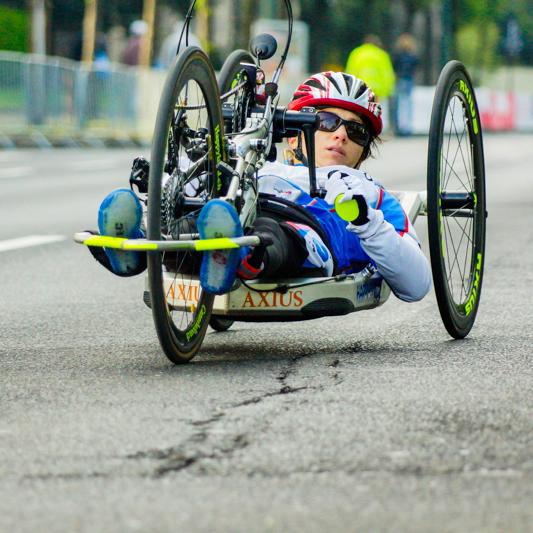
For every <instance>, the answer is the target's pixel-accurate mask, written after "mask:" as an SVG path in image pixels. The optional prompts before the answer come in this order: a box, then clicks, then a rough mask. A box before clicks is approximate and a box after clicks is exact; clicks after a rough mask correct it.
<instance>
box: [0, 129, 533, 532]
mask: <svg viewBox="0 0 533 533" xmlns="http://www.w3.org/2000/svg"><path fill="white" fill-rule="evenodd" d="M532 148H533V137H532V136H517V135H499V136H487V138H486V140H485V150H486V160H487V190H488V209H489V219H488V242H487V254H486V257H487V262H486V271H485V280H484V286H483V291H482V297H481V304H480V310H479V314H478V320H477V323H476V325H475V327H474V329H473V330H472V332H471V334H470V336H469V337H468V338H467V339H465V340H463V341H453V340H451V339H450V338H449V337H448V335H447V333H446V331H445V330H444V327H443V326H442V324H441V321H440V317H439V314H438V310H437V307H436V302H435V297H434V294H433V293H431V294H430V295H429V296H428V297H427V298H425V299H424V300H423V301H422V302H419V303H415V304H406V303H402V302H400V301H398V300H396V299H394V297H392V298H391V299H390V300H389V301H388V302H387V303H386V304H385V305H384V306H383V307H381V308H378V309H375V310H372V311H364V312H360V313H354V314H352V315H348V316H346V317H339V318H328V319H319V320H314V321H310V322H302V323H289V324H246V323H237V324H235V325H234V326H233V327H232V328H231V329H230V330H229V331H228V332H226V333H215V332H212V331H210V332H209V333H208V335H207V337H206V341H205V344H204V347H203V350H202V352H201V354H200V355H199V356H198V357H197V358H195V359H194V360H193V362H192V363H190V364H189V365H186V366H180V367H175V366H173V365H172V364H171V363H169V362H168V361H167V360H166V358H165V357H164V355H163V354H162V352H161V350H160V348H159V345H158V342H157V339H156V335H155V332H154V328H153V324H152V319H151V314H150V311H149V310H148V309H147V308H146V307H145V306H144V304H143V303H142V287H143V280H142V278H141V277H139V278H134V279H127V280H124V279H118V278H115V277H113V276H112V275H111V274H109V273H108V272H106V271H104V270H103V269H102V268H101V267H99V265H98V264H97V263H96V262H95V261H94V260H93V259H92V258H91V257H90V256H89V253H88V252H87V250H85V249H83V248H82V247H81V246H79V245H75V244H74V243H73V242H72V240H71V235H72V234H73V233H74V232H75V231H78V230H83V229H87V228H94V227H95V224H96V213H97V208H98V204H99V201H100V200H101V199H102V198H103V196H104V195H105V194H106V193H107V192H108V191H109V190H111V189H113V188H114V187H117V186H127V177H128V170H129V165H130V162H131V159H132V157H133V155H136V154H134V153H133V152H131V151H119V150H108V151H103V150H102V151H99V150H84V151H78V150H72V149H68V150H55V151H12V152H6V151H4V152H0V192H1V194H0V217H1V220H2V224H1V227H2V234H1V238H0V280H1V281H0V287H1V302H2V304H1V309H0V318H1V320H0V339H1V346H0V530H1V531H6V532H7V531H9V532H12V531H16V532H35V531H47V532H56V531H57V532H59V531H61V532H63V531H69V532H70V531H82V532H93V531H110V532H124V531H246V532H248V531H251V532H253V531H261V532H262V531H305V532H314V531H316V532H322V531H358V532H360V531H372V532H376V531H394V532H397V531H406V532H416V531H420V532H422V531H424V532H425V531H446V532H448V531H450V532H451V531H453V532H455V531H457V532H459V531H461V532H462V531H468V532H476V531H483V532H492V531H494V532H496V531H498V532H500V531H505V532H511V531H512V532H522V531H524V532H525V531H533V526H532V524H533V505H531V502H532V501H533V483H532V471H533V416H532V414H533V376H532V366H531V361H532V356H531V345H532V341H533V333H532V326H531V325H532V319H533V303H532V296H533V291H532V289H531V287H532V282H533V268H532V265H533V229H532V223H531V221H532V218H531V213H532V206H533V179H532V174H531V168H532V167H533V150H532ZM425 158H426V140H425V139H422V138H417V139H407V140H392V141H388V142H386V143H385V144H384V145H383V147H382V149H381V159H380V160H376V161H373V162H371V164H370V166H369V168H370V169H371V171H372V172H373V174H374V175H375V176H376V177H379V178H380V179H381V180H382V181H383V182H384V183H385V184H386V185H388V186H389V187H390V188H395V189H415V190H420V189H425ZM424 224H425V220H423V219H419V221H418V222H417V229H418V230H419V234H420V235H421V237H422V238H423V239H424V240H425V229H424ZM20 239H23V240H20Z"/></svg>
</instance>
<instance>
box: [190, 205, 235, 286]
mask: <svg viewBox="0 0 533 533" xmlns="http://www.w3.org/2000/svg"><path fill="white" fill-rule="evenodd" d="M196 224H197V227H198V233H199V234H200V238H201V239H216V238H219V237H242V226H241V223H240V221H239V215H238V214H237V211H235V208H234V207H233V206H232V205H231V204H229V203H227V202H224V201H222V200H217V199H215V200H210V201H209V202H207V204H205V205H204V207H203V208H202V210H201V211H200V215H199V216H198V220H197V222H196ZM240 262H241V249H240V248H233V249H230V250H213V251H212V252H204V253H203V257H202V264H201V266H200V284H201V286H202V288H203V289H204V290H205V291H207V292H210V293H212V294H224V293H225V292H228V291H229V290H230V289H231V286H232V285H233V282H234V281H235V276H236V274H237V267H238V266H239V264H240Z"/></svg>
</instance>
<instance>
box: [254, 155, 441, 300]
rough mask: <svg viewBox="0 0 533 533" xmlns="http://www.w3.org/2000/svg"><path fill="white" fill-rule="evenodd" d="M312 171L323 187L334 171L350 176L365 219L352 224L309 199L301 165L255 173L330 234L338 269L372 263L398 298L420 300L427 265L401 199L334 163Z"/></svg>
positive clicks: (263, 185)
mask: <svg viewBox="0 0 533 533" xmlns="http://www.w3.org/2000/svg"><path fill="white" fill-rule="evenodd" d="M316 171H317V183H318V185H319V186H320V187H323V188H325V189H326V190H327V188H328V180H329V179H330V178H331V177H332V176H334V174H335V173H339V172H340V173H343V174H345V175H346V174H347V175H348V176H350V179H353V180H355V181H354V182H356V183H357V186H358V189H359V190H361V191H362V193H363V195H364V197H365V199H366V201H367V204H368V207H369V222H368V223H367V224H365V225H363V226H361V227H355V226H353V225H351V224H349V223H347V222H346V221H344V220H342V219H341V218H340V217H339V216H338V215H337V213H336V212H335V209H334V208H333V206H332V205H329V204H328V203H327V202H326V201H325V200H322V199H320V198H312V197H311V196H310V195H309V174H308V168H307V167H305V166H290V165H284V164H282V163H278V162H274V163H268V164H266V165H265V166H264V167H263V168H262V169H261V170H260V171H259V178H260V179H259V191H260V192H263V193H268V194H272V195H275V196H278V197H281V198H284V199H286V200H290V201H292V202H294V203H295V204H298V205H300V206H303V207H304V208H305V209H306V210H307V211H309V212H310V213H312V214H313V215H314V217H315V218H316V219H317V220H318V221H319V223H320V225H321V227H322V228H323V230H324V232H325V233H326V234H327V236H328V238H329V241H330V245H331V248H332V250H331V251H332V253H333V254H334V256H335V258H336V260H337V267H338V269H339V270H341V271H343V272H346V273H350V272H357V271H359V270H361V269H362V268H363V267H364V266H365V265H367V264H368V263H369V262H372V263H373V264H374V265H375V266H376V267H377V269H378V272H379V273H380V274H381V275H382V276H383V277H384V278H385V280H386V281H387V282H388V284H389V285H390V286H391V289H392V290H393V292H394V293H395V294H396V295H397V296H398V297H399V298H401V299H403V300H406V301H414V300H420V299H421V298H423V297H424V296H425V294H426V293H427V292H428V291H429V288H430V285H431V273H430V268H429V263H428V261H427V259H426V257H425V256H424V254H423V253H422V251H421V250H420V246H419V241H418V238H417V235H416V232H415V230H414V227H413V225H412V224H411V223H410V221H409V219H408V217H407V215H406V214H405V212H404V210H403V209H402V206H401V205H400V202H399V201H398V200H397V199H396V198H395V197H394V196H393V195H392V194H390V193H389V192H387V191H386V190H385V188H384V187H383V186H382V185H381V184H379V183H378V182H377V181H375V180H374V179H373V178H372V177H371V176H369V175H368V174H367V173H365V172H363V171H361V170H358V169H353V168H349V167H344V166H334V167H319V168H317V169H316Z"/></svg>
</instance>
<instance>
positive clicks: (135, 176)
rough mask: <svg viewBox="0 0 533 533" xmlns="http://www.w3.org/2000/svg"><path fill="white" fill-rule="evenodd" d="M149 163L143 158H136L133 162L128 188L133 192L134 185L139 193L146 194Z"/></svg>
mask: <svg viewBox="0 0 533 533" xmlns="http://www.w3.org/2000/svg"><path fill="white" fill-rule="evenodd" d="M149 172H150V163H149V162H148V161H147V160H146V159H145V158H144V157H136V158H135V159H134V160H133V165H132V167H131V174H130V187H131V189H132V190H133V186H134V185H135V186H136V187H137V189H138V191H139V192H140V193H143V194H146V193H147V192H148V174H149Z"/></svg>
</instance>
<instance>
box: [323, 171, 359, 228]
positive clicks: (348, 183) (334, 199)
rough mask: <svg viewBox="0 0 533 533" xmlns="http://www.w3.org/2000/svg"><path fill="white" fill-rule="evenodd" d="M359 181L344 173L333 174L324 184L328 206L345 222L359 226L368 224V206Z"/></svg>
mask: <svg viewBox="0 0 533 533" xmlns="http://www.w3.org/2000/svg"><path fill="white" fill-rule="evenodd" d="M364 192H365V191H364V187H363V185H362V184H361V182H360V180H359V179H357V178H356V177H354V176H351V175H349V174H346V173H345V172H340V171H337V172H333V173H332V174H331V175H330V178H329V179H328V180H327V182H326V197H325V200H326V202H327V203H328V204H330V205H333V206H334V207H335V210H336V211H337V214H338V215H339V216H340V217H341V218H342V219H344V220H346V221H347V222H351V224H353V225H355V226H360V225H363V224H366V223H367V222H368V204H367V200H366V198H365V196H364Z"/></svg>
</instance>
